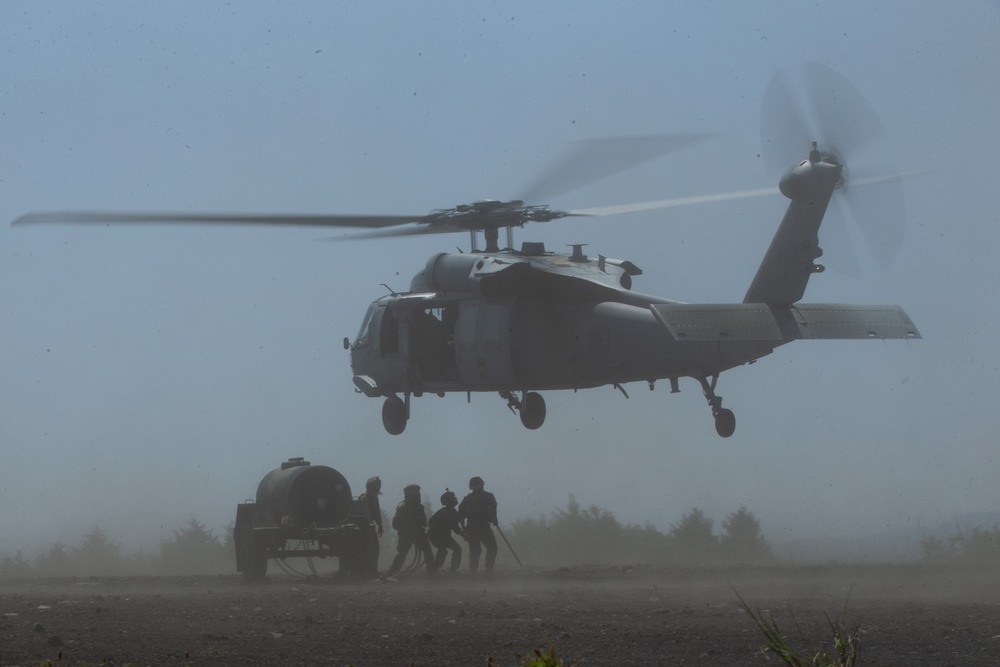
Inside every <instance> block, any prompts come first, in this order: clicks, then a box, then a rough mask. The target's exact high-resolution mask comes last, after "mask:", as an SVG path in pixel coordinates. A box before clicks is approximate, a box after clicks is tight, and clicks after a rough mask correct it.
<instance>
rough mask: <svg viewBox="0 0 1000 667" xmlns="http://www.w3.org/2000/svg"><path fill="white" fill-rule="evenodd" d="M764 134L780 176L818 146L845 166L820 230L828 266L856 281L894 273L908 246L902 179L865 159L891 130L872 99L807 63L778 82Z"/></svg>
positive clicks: (769, 94)
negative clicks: (886, 271)
mask: <svg viewBox="0 0 1000 667" xmlns="http://www.w3.org/2000/svg"><path fill="white" fill-rule="evenodd" d="M760 128H761V144H762V145H761V149H762V150H761V152H762V156H763V159H764V164H765V165H766V166H767V167H768V168H769V169H771V170H773V171H774V172H775V173H778V174H780V173H783V172H784V171H785V170H786V169H788V168H789V167H790V166H792V165H793V164H795V163H797V162H799V161H800V160H802V159H803V158H804V157H805V154H806V151H807V150H808V147H809V146H810V144H811V142H813V141H815V142H817V144H818V145H819V150H820V151H821V152H826V153H830V154H832V155H833V156H834V157H835V159H837V160H840V161H842V162H843V164H844V165H845V172H844V174H845V176H844V183H843V184H842V185H841V187H840V188H839V190H840V191H839V192H837V193H835V194H834V199H833V201H832V202H831V204H830V209H829V211H828V214H827V221H826V222H825V223H824V225H823V228H822V229H821V230H820V245H821V246H823V247H824V248H825V250H826V252H825V253H824V256H823V259H824V263H826V264H829V265H830V266H831V267H833V268H836V269H837V270H839V271H841V272H842V273H846V274H848V275H853V276H860V275H862V274H863V273H866V272H872V271H873V267H877V269H878V270H884V269H886V268H888V267H889V266H890V265H891V264H892V262H893V260H894V259H895V258H896V255H897V254H898V253H899V249H900V247H901V246H902V243H903V232H904V217H905V212H904V209H903V188H902V185H901V184H900V183H899V182H898V181H899V180H901V177H902V176H901V175H900V174H899V173H898V171H897V170H894V169H891V168H881V169H877V168H876V167H877V165H876V164H875V163H874V162H873V161H872V160H871V159H866V158H865V153H866V152H870V150H871V148H872V147H873V145H874V144H876V143H877V141H878V138H879V137H880V136H881V135H882V134H883V133H884V127H883V125H882V122H881V121H880V120H879V117H878V114H876V113H875V110H874V109H873V108H872V106H871V104H869V102H868V100H867V99H865V97H864V95H862V94H861V92H860V91H859V90H858V89H857V88H855V87H854V85H853V84H851V83H850V82H849V81H848V80H847V79H846V78H844V77H843V76H842V75H841V74H839V73H837V72H836V71H834V70H832V69H830V68H829V67H826V66H825V65H820V64H819V63H814V62H805V63H802V64H801V66H800V67H799V68H798V69H797V70H782V71H780V72H778V73H777V74H775V75H774V77H773V78H772V79H771V82H770V83H769V84H768V86H767V90H766V91H765V93H764V101H763V105H762V110H761V118H760ZM861 184H867V185H871V186H872V187H864V188H859V187H855V186H856V185H861ZM876 184H877V185H876ZM862 250H863V252H862ZM866 266H867V267H869V271H865V270H864V267H866Z"/></svg>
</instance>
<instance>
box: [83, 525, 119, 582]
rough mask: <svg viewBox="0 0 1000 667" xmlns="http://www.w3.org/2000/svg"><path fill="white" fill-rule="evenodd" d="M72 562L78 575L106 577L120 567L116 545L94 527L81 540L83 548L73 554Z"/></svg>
mask: <svg viewBox="0 0 1000 667" xmlns="http://www.w3.org/2000/svg"><path fill="white" fill-rule="evenodd" d="M73 560H74V564H75V565H76V569H77V571H78V572H79V573H80V574H90V575H102V576H107V575H110V574H112V573H114V572H116V571H117V570H118V569H119V567H120V566H121V564H122V563H121V554H120V553H119V549H118V545H117V544H115V543H114V542H112V541H111V540H110V539H109V538H108V536H107V535H106V534H105V533H104V531H103V530H101V529H100V528H98V527H97V526H95V527H94V529H93V530H92V531H90V532H89V533H87V535H86V536H84V538H83V546H81V547H80V548H79V549H77V550H76V551H74V552H73Z"/></svg>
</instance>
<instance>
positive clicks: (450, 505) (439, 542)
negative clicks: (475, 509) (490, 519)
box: [427, 490, 465, 572]
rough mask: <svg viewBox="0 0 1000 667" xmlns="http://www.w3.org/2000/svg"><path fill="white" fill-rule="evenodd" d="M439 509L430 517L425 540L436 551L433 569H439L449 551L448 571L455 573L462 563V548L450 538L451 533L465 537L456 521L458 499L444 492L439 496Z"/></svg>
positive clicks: (452, 494)
mask: <svg viewBox="0 0 1000 667" xmlns="http://www.w3.org/2000/svg"><path fill="white" fill-rule="evenodd" d="M441 504H442V505H443V506H442V507H441V509H439V510H438V511H437V512H434V514H433V515H432V516H431V518H430V520H429V521H428V522H427V539H429V540H430V542H431V544H432V545H434V547H435V548H436V549H437V550H438V551H437V554H436V555H435V556H434V567H435V568H437V569H441V568H442V567H444V561H445V559H446V558H447V557H448V550H449V549H451V567H450V568H449V570H450V571H451V572H455V571H456V570H458V566H459V565H461V563H462V547H460V546H459V544H458V542H456V541H455V538H454V537H452V536H451V534H452V531H454V532H455V533H458V534H459V535H460V536H461V537H463V538H464V537H465V531H463V530H462V524H461V523H459V520H458V510H456V509H455V506H456V505H458V498H456V497H455V494H454V493H452V492H451V491H447V490H446V491H445V493H444V494H443V495H442V496H441Z"/></svg>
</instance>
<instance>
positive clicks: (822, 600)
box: [0, 566, 1000, 667]
mask: <svg viewBox="0 0 1000 667" xmlns="http://www.w3.org/2000/svg"><path fill="white" fill-rule="evenodd" d="M995 572H996V571H993V572H984V571H978V572H961V571H956V570H951V569H945V568H940V569H935V568H929V567H926V566H864V567H860V566H858V567H851V566H824V567H797V568H785V569H782V568H753V569H727V570H718V569H715V570H697V569H695V570H676V569H650V568H637V569H631V568H596V567H595V568H573V569H565V568H564V569H553V570H547V571H546V570H516V571H515V570H511V571H499V572H496V573H494V575H493V576H492V577H491V578H489V579H484V578H471V577H469V576H468V575H467V574H466V575H464V576H463V575H455V576H446V575H442V576H439V577H436V578H434V579H428V578H427V577H426V576H425V575H423V574H419V575H414V576H411V577H408V578H404V579H400V580H398V581H381V582H376V581H372V582H364V583H345V582H341V581H335V580H333V579H331V578H327V577H324V578H312V579H296V578H291V577H287V576H285V575H271V576H270V579H269V581H268V582H267V583H263V584H257V585H249V584H245V583H244V582H243V581H242V579H241V578H240V577H239V576H237V575H234V576H232V577H229V576H226V577H178V578H169V577H157V578H142V577H138V578H122V579H39V580H20V581H0V665H25V666H27V665H39V664H46V662H45V661H47V660H51V661H52V663H53V664H56V663H58V661H59V660H60V659H61V660H62V664H65V665H74V666H75V665H83V664H86V665H100V664H110V665H192V666H197V665H220V666H221V665H326V666H330V665H348V664H352V665H355V666H357V667H362V666H366V667H367V666H376V665H409V664H411V663H412V664H416V665H485V664H486V661H487V658H488V657H489V656H492V657H493V658H494V660H495V661H496V662H497V663H498V664H500V665H517V664H520V663H519V661H518V659H517V654H518V653H522V654H530V653H531V651H532V649H533V648H536V647H539V648H544V647H546V646H547V645H548V644H549V643H550V642H551V643H553V644H554V645H555V646H556V648H557V650H558V652H559V655H560V656H561V657H563V658H564V659H565V660H566V664H571V663H572V661H573V660H579V662H580V664H582V665H767V664H772V665H774V664H779V661H778V660H777V659H776V658H775V657H774V656H771V657H769V658H768V657H766V656H764V655H761V654H760V653H759V650H760V648H761V646H762V644H763V643H764V641H763V637H762V635H761V634H760V632H759V631H758V630H757V629H756V627H755V626H754V625H753V623H752V621H751V619H750V618H749V617H748V616H747V614H746V613H745V612H743V611H742V610H741V609H740V606H739V603H738V599H737V596H736V593H737V592H738V593H739V595H740V596H742V597H743V598H744V599H745V600H746V601H747V602H748V603H749V604H750V606H751V607H753V608H756V609H760V610H762V611H764V612H765V613H767V614H773V615H774V617H775V618H776V619H777V620H778V623H779V625H780V626H781V627H782V629H784V630H786V631H787V632H786V634H787V635H788V636H789V637H790V638H791V639H792V640H793V643H795V644H796V645H801V644H802V642H801V640H799V639H798V633H797V631H796V630H795V625H794V622H793V620H792V617H791V615H790V614H794V617H795V619H796V620H797V621H798V623H799V625H800V626H801V628H802V632H803V634H804V635H805V636H806V637H807V638H808V639H809V640H810V642H811V643H813V644H814V645H815V644H818V643H819V642H821V641H825V640H827V639H828V638H829V637H830V633H829V631H828V629H827V626H826V620H825V614H829V615H830V616H831V617H833V618H838V617H839V616H840V615H841V614H842V613H844V611H845V602H846V614H847V622H848V625H849V626H852V627H853V626H855V625H857V624H860V627H861V631H862V633H863V642H864V648H865V655H864V660H863V662H862V663H861V664H863V665H907V666H911V665H912V666H916V665H934V666H935V667H947V666H948V665H956V666H959V665H961V666H963V667H965V666H970V665H997V664H1000V586H998V583H1000V581H998V579H1000V577H997V576H996V574H995Z"/></svg>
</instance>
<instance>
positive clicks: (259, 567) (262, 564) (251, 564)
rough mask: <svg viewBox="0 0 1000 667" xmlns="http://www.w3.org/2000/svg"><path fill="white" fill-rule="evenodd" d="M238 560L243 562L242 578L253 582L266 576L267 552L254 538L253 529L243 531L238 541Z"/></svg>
mask: <svg viewBox="0 0 1000 667" xmlns="http://www.w3.org/2000/svg"><path fill="white" fill-rule="evenodd" d="M239 549H240V552H241V555H242V557H241V559H240V561H241V562H242V564H243V580H244V581H247V582H250V583H255V582H259V581H264V579H265V578H266V577H267V552H266V551H265V550H264V547H263V546H261V545H260V544H258V541H257V540H255V539H254V535H253V531H251V530H246V531H243V535H242V536H241V539H240V541H239Z"/></svg>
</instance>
